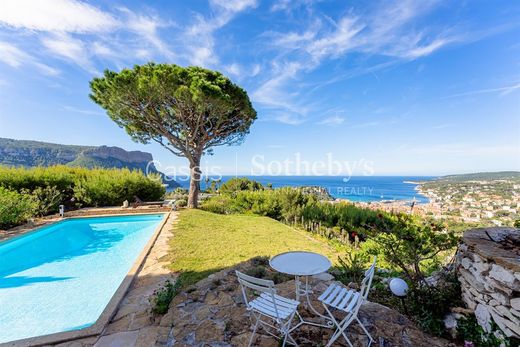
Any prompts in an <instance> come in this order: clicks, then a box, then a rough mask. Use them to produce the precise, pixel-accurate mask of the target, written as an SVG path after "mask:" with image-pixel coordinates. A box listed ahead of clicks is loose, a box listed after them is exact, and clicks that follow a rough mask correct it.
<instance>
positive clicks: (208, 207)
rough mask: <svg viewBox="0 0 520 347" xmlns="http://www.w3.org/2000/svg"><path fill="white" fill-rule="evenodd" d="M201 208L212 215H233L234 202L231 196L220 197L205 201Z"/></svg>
mask: <svg viewBox="0 0 520 347" xmlns="http://www.w3.org/2000/svg"><path fill="white" fill-rule="evenodd" d="M200 208H201V209H202V210H204V211H208V212H212V213H218V214H230V213H233V202H232V199H231V198H230V197H229V196H225V195H219V196H215V197H212V198H209V199H206V200H204V202H203V203H202V205H201V207H200Z"/></svg>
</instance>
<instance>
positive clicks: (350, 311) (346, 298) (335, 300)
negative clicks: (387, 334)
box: [318, 257, 376, 347]
mask: <svg viewBox="0 0 520 347" xmlns="http://www.w3.org/2000/svg"><path fill="white" fill-rule="evenodd" d="M375 269H376V258H375V257H374V262H373V263H372V265H371V266H370V268H369V269H368V270H367V271H365V278H364V279H363V281H362V282H361V289H360V291H359V292H357V291H355V290H352V289H347V288H345V287H343V286H342V285H340V284H337V283H332V284H331V285H330V286H329V287H328V288H327V289H326V290H325V291H324V292H323V294H321V295H320V296H319V297H318V300H319V301H321V303H322V305H323V307H325V310H326V311H327V313H328V315H329V316H330V318H331V320H332V322H333V323H334V325H335V326H336V331H335V332H334V334H332V337H331V338H330V341H329V343H328V344H327V347H329V346H331V345H332V344H333V343H334V341H336V340H337V339H338V338H339V336H340V335H342V336H343V337H344V338H345V340H346V341H347V343H348V345H349V346H350V347H353V346H352V343H351V342H350V340H349V339H348V337H347V335H346V334H345V330H346V329H347V328H348V326H349V325H350V323H352V321H354V320H356V321H357V322H358V323H359V325H360V326H361V328H362V329H363V331H364V332H365V334H367V336H368V339H369V341H368V345H369V346H370V345H371V344H372V342H374V339H373V338H372V336H370V334H369V333H368V330H367V329H366V328H365V326H364V325H363V324H362V323H361V321H360V320H359V318H358V311H359V308H360V307H361V304H363V301H364V300H366V298H367V297H368V291H369V290H370V286H371V285H372V278H373V277H374V273H375ZM329 308H332V309H336V310H340V311H343V312H345V313H346V316H345V317H344V318H343V320H341V321H340V322H338V321H337V320H336V319H335V318H334V315H333V314H332V312H331V311H330V309H329Z"/></svg>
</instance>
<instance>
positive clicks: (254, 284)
mask: <svg viewBox="0 0 520 347" xmlns="http://www.w3.org/2000/svg"><path fill="white" fill-rule="evenodd" d="M235 273H236V274H237V277H238V282H239V283H240V287H241V288H242V295H243V296H244V302H245V304H246V306H247V309H248V310H250V309H251V305H250V300H249V297H248V295H247V292H248V289H250V290H252V291H256V292H260V293H266V294H267V295H269V296H270V297H271V300H272V302H273V304H274V305H273V306H274V311H275V313H276V318H277V319H278V320H279V318H280V317H279V315H278V307H277V305H276V300H275V299H274V295H275V294H276V288H275V287H274V282H273V281H271V280H264V279H262V278H256V277H253V276H249V275H246V274H245V273H242V272H240V271H238V270H235Z"/></svg>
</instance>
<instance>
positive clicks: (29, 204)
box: [0, 187, 36, 229]
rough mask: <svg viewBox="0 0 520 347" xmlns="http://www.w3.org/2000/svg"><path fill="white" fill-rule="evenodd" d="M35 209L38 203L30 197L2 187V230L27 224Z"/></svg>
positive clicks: (0, 213) (0, 226)
mask: <svg viewBox="0 0 520 347" xmlns="http://www.w3.org/2000/svg"><path fill="white" fill-rule="evenodd" d="M35 209H36V203H35V202H34V200H33V198H32V197H31V196H30V195H27V194H20V193H18V192H15V191H10V190H8V189H5V188H2V187H0V229H7V228H10V227H13V226H16V225H19V224H23V223H25V222H26V221H27V220H28V219H29V218H31V217H32V216H33V214H34V211H35Z"/></svg>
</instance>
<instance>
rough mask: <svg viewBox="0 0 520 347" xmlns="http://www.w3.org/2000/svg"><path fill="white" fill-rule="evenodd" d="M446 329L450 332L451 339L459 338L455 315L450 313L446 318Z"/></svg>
mask: <svg viewBox="0 0 520 347" xmlns="http://www.w3.org/2000/svg"><path fill="white" fill-rule="evenodd" d="M443 322H444V328H445V329H446V330H447V331H448V333H449V334H450V335H451V337H453V338H455V337H456V336H457V325H458V324H457V316H456V314H455V313H449V314H447V315H446V317H444V320H443Z"/></svg>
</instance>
